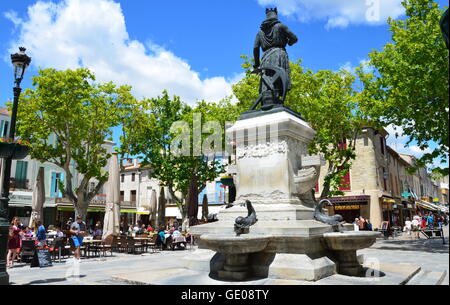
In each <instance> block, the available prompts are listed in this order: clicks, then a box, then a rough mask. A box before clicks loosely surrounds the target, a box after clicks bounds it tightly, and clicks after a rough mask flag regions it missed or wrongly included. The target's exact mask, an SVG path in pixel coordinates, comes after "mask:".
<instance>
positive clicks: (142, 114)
mask: <svg viewBox="0 0 450 305" xmlns="http://www.w3.org/2000/svg"><path fill="white" fill-rule="evenodd" d="M222 103H225V104H227V102H222ZM227 105H229V102H228V104H227ZM208 107H210V108H211V109H217V108H216V106H213V105H212V104H209V103H206V102H200V103H199V105H198V107H197V108H194V109H193V108H192V107H190V106H188V105H186V104H185V103H183V102H182V101H181V100H180V98H179V97H177V96H174V97H173V98H172V99H171V98H170V97H169V95H168V93H167V91H164V92H163V94H162V96H159V97H157V98H153V99H144V100H142V101H140V102H138V103H137V104H136V106H135V107H134V109H133V111H132V112H133V115H131V116H129V118H128V119H127V121H126V122H125V124H124V126H123V130H124V135H123V137H122V139H121V142H122V147H121V154H126V153H129V154H131V155H139V156H140V157H142V159H143V161H142V163H141V164H142V166H145V165H150V166H151V169H152V173H153V177H154V178H156V179H158V180H159V182H160V185H161V186H164V187H166V188H167V189H168V191H169V193H170V194H171V197H172V198H174V199H175V200H176V203H177V205H178V207H179V209H180V212H181V214H182V216H183V220H184V219H185V218H186V216H187V214H188V208H189V204H188V203H191V204H197V205H198V202H197V198H198V194H199V193H200V192H201V191H202V190H203V189H204V188H205V187H206V183H207V182H208V181H213V180H214V179H215V178H216V177H217V176H218V175H219V174H220V173H221V172H223V166H222V165H220V164H219V162H217V160H216V159H215V158H214V153H213V156H212V158H207V157H208V156H205V155H204V154H203V153H202V150H201V149H200V150H199V145H200V148H201V143H202V141H203V139H204V138H205V137H206V136H207V135H208V133H206V134H201V130H200V131H199V132H200V134H199V135H200V137H199V139H197V138H198V137H197V138H196V139H194V132H193V131H194V129H195V128H196V126H195V124H196V122H194V113H196V114H197V115H200V117H201V115H202V114H204V115H205V116H204V117H201V119H200V122H199V123H200V126H201V127H203V126H202V125H203V123H204V122H205V121H204V120H205V119H207V118H211V117H212V111H211V110H208V109H209V108H208ZM217 113H219V112H217ZM201 127H200V129H201ZM183 136H184V137H183ZM177 137H181V138H182V139H183V140H184V141H185V142H184V143H183V142H182V141H181V142H177ZM183 145H187V146H186V147H187V150H185V151H184V153H183V154H179V152H180V150H181V152H182V147H183ZM196 151H197V152H196ZM194 222H195V221H194Z"/></svg>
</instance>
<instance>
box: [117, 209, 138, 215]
mask: <svg viewBox="0 0 450 305" xmlns="http://www.w3.org/2000/svg"><path fill="white" fill-rule="evenodd" d="M120 213H128V214H136V210H126V209H121V210H120Z"/></svg>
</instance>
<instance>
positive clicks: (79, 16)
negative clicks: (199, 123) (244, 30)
mask: <svg viewBox="0 0 450 305" xmlns="http://www.w3.org/2000/svg"><path fill="white" fill-rule="evenodd" d="M7 18H8V19H10V20H11V21H12V22H14V24H15V25H17V26H19V33H20V34H19V38H18V39H17V42H15V43H13V45H11V48H10V52H13V51H16V50H17V47H18V46H21V45H23V46H25V47H27V53H28V54H29V55H30V56H31V57H32V58H33V61H32V64H33V65H35V66H36V67H39V68H48V67H52V68H56V69H68V68H71V69H74V68H78V67H81V66H83V67H88V68H89V69H91V70H92V71H93V72H94V73H95V75H96V78H97V81H101V82H106V81H113V82H114V83H116V84H118V85H120V84H129V85H132V86H133V90H134V93H135V94H136V95H137V97H155V96H157V95H160V94H161V92H162V91H163V90H164V89H167V90H168V91H169V94H171V95H174V94H175V95H179V96H181V97H182V99H183V100H184V101H186V102H189V103H193V102H195V101H196V100H201V99H205V100H207V101H219V100H220V99H222V98H224V97H225V96H227V95H231V94H232V91H231V84H232V82H233V81H235V80H229V79H226V78H225V77H222V76H217V77H212V78H207V79H201V78H200V76H199V73H197V72H196V71H193V70H192V68H191V67H190V66H189V64H188V63H187V62H186V61H185V60H183V59H182V58H179V57H177V56H176V55H175V54H173V53H172V52H170V51H169V50H166V49H164V48H163V47H161V46H158V45H155V44H153V43H151V42H150V43H146V44H143V43H142V42H140V41H137V40H131V39H130V37H129V35H128V32H127V29H126V24H125V17H124V15H123V13H122V10H121V7H120V4H118V3H116V2H114V1H113V0H64V1H61V2H60V3H57V4H55V3H53V2H44V1H39V2H37V3H36V4H34V5H32V6H30V7H28V18H27V19H26V20H25V19H24V20H20V19H19V18H18V17H17V14H15V13H14V12H9V13H8V16H7Z"/></svg>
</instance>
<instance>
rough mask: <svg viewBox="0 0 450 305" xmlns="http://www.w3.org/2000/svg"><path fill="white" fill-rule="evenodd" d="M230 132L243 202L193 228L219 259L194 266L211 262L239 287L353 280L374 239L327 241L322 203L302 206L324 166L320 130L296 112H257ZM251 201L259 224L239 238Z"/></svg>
mask: <svg viewBox="0 0 450 305" xmlns="http://www.w3.org/2000/svg"><path fill="white" fill-rule="evenodd" d="M227 134H228V137H229V138H233V139H234V140H235V142H236V155H237V156H236V168H237V176H236V177H235V184H236V190H237V200H236V202H235V203H234V206H233V207H231V208H229V209H223V210H221V211H220V212H219V213H218V215H217V218H218V219H219V221H218V222H214V223H209V224H205V225H200V226H194V227H191V228H190V231H191V232H190V233H191V234H192V235H193V236H195V237H196V238H197V239H198V241H199V247H200V248H202V249H211V250H214V251H216V254H215V255H214V256H211V252H209V253H207V254H206V256H204V258H203V263H202V264H199V262H188V261H187V262H188V264H189V265H191V266H196V268H200V266H203V268H204V266H206V263H205V261H206V260H207V259H208V258H210V274H211V275H212V276H217V277H218V278H219V279H222V280H238V281H245V280H249V279H251V278H258V277H259V278H267V277H269V278H273V279H287V280H308V281H317V280H320V279H322V278H324V277H328V276H330V275H332V274H334V273H336V270H337V269H338V268H339V270H342V272H343V273H345V274H356V273H358V272H359V271H358V270H357V269H356V268H357V267H356V265H355V264H354V262H355V260H356V249H357V248H358V247H356V248H355V247H354V244H355V243H356V244H357V245H358V246H359V245H368V246H370V245H371V243H372V239H374V237H373V236H360V234H359V235H358V234H357V235H347V234H339V235H327V234H330V233H331V234H333V233H332V232H333V228H332V226H330V225H328V224H325V223H322V222H319V221H316V220H315V219H314V203H315V202H314V200H312V199H311V198H309V201H310V202H302V200H308V197H307V196H305V194H307V192H310V191H311V190H312V189H313V188H314V186H315V185H316V183H317V180H318V176H319V173H320V166H321V165H322V164H323V163H322V160H321V158H320V157H319V156H309V155H308V145H309V143H310V142H311V141H312V139H313V137H314V135H315V131H314V130H313V129H311V127H310V126H309V125H308V124H307V123H306V122H305V121H303V120H302V119H301V118H300V117H299V115H298V114H296V113H295V112H293V111H286V110H284V109H283V108H279V109H272V110H271V111H268V112H266V113H264V112H251V113H250V114H247V115H246V116H244V117H243V118H242V119H241V120H239V121H237V122H236V124H235V125H234V126H233V127H231V128H230V129H228V130H227ZM300 198H302V199H300ZM246 200H249V201H250V202H251V203H252V205H253V208H254V209H255V212H256V217H257V219H258V221H257V222H256V223H255V224H254V225H252V226H251V227H250V230H249V231H250V233H249V234H242V235H239V236H236V234H235V232H234V230H233V229H234V221H235V219H236V218H237V217H239V216H243V217H245V216H247V212H248V211H247V209H246V208H245V207H243V206H240V203H244V202H245V201H246ZM351 228H353V227H352V226H351ZM344 230H348V228H344ZM326 235H327V236H328V238H325V237H324V236H326ZM369 239H370V241H368V240H369ZM361 242H362V243H361ZM341 245H344V247H343V248H342V249H340V248H336V247H338V246H341ZM358 249H359V248H358ZM341 250H343V253H341V254H339V253H337V254H335V255H333V252H332V251H341ZM347 250H349V251H350V252H351V251H353V252H354V254H355V257H353V256H351V255H350V254H351V253H350V252H349V253H347V252H345V251H347ZM344 252H345V253H344ZM205 253H206V252H205ZM350 256H351V257H350ZM336 257H337V259H335V258H336ZM332 259H335V262H334V261H333V260H332ZM358 266H359V264H358Z"/></svg>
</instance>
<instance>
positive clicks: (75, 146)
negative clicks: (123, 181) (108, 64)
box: [17, 69, 133, 218]
mask: <svg viewBox="0 0 450 305" xmlns="http://www.w3.org/2000/svg"><path fill="white" fill-rule="evenodd" d="M38 73H39V75H38V76H35V77H32V81H33V86H36V88H35V89H26V90H25V91H24V93H23V94H22V96H21V99H20V103H19V108H18V122H17V135H18V136H20V137H21V138H22V139H23V140H26V141H28V142H30V144H31V151H30V154H31V157H32V158H33V159H37V160H39V161H41V162H51V163H53V164H55V165H57V166H59V167H60V168H61V169H63V170H64V172H65V174H66V178H65V181H64V183H60V185H59V188H60V190H61V192H62V193H63V195H64V196H65V197H67V198H69V199H70V200H71V201H72V202H73V204H74V206H75V208H76V209H75V210H76V214H77V215H80V216H82V217H83V218H84V217H85V216H86V213H87V207H88V204H89V202H90V201H91V200H92V198H93V197H94V196H95V195H96V194H97V193H98V191H99V190H100V189H101V187H102V186H103V184H104V183H105V182H106V181H107V179H108V173H107V172H106V171H105V170H104V167H105V166H106V164H107V162H108V159H109V158H110V154H109V153H108V152H107V150H106V148H105V147H104V144H105V139H111V138H112V131H111V128H112V127H114V126H118V125H119V124H120V122H121V121H122V120H123V118H124V117H125V116H126V114H127V112H128V107H129V105H130V104H131V103H132V101H133V98H132V96H131V94H130V90H131V88H130V87H129V86H121V87H116V86H115V85H114V84H113V83H111V82H109V83H104V84H96V83H95V76H94V75H93V74H92V73H91V72H90V71H89V70H88V69H77V70H70V69H69V70H66V71H58V70H55V69H45V70H40V71H39V72H38ZM74 168H75V169H76V171H77V172H78V173H80V174H81V175H82V179H81V181H80V182H79V183H78V181H75V179H74ZM91 179H95V180H96V181H97V183H96V185H95V188H93V189H90V185H89V184H90V182H91ZM73 183H76V185H73Z"/></svg>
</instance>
